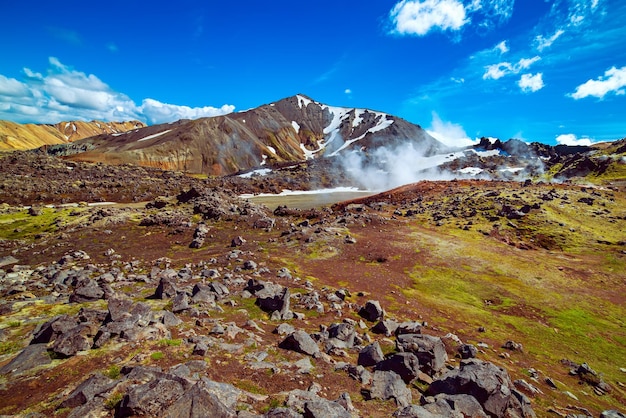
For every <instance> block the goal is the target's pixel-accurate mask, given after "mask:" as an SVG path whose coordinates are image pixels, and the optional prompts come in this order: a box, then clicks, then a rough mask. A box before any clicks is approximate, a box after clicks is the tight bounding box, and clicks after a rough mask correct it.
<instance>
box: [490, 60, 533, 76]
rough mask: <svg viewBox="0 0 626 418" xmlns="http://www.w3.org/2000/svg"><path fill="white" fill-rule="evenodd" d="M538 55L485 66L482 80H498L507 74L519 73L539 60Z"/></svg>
mask: <svg viewBox="0 0 626 418" xmlns="http://www.w3.org/2000/svg"><path fill="white" fill-rule="evenodd" d="M540 59H541V58H540V57H532V58H522V59H520V60H519V61H518V62H517V63H516V64H511V63H510V62H500V63H498V64H492V65H488V66H486V67H485V69H486V71H485V73H484V74H483V80H488V79H490V78H491V79H493V80H498V79H499V78H502V77H504V76H506V75H509V74H519V73H520V72H521V71H522V70H526V69H528V68H530V66H531V65H532V64H534V63H535V62H537V61H539V60H540Z"/></svg>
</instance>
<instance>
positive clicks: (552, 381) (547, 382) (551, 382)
mask: <svg viewBox="0 0 626 418" xmlns="http://www.w3.org/2000/svg"><path fill="white" fill-rule="evenodd" d="M545 382H546V384H547V385H548V386H550V387H551V388H552V389H558V387H557V386H556V383H555V382H554V380H552V379H551V378H549V377H546V380H545Z"/></svg>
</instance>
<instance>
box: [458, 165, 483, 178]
mask: <svg viewBox="0 0 626 418" xmlns="http://www.w3.org/2000/svg"><path fill="white" fill-rule="evenodd" d="M458 172H459V173H462V174H469V175H471V176H475V175H477V174H480V173H482V172H483V169H482V168H480V167H465V168H462V169H460V170H458Z"/></svg>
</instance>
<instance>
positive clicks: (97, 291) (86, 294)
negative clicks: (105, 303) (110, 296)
mask: <svg viewBox="0 0 626 418" xmlns="http://www.w3.org/2000/svg"><path fill="white" fill-rule="evenodd" d="M103 297H104V290H102V288H101V287H100V285H98V282H97V281H96V280H94V279H89V278H88V279H85V280H82V281H80V282H79V283H78V284H77V285H76V288H75V289H74V292H73V293H72V295H71V296H70V302H75V303H83V302H93V301H95V300H99V299H102V298H103Z"/></svg>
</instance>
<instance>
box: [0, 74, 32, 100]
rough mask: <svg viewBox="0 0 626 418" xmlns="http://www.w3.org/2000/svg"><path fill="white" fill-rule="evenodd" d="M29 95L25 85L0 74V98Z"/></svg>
mask: <svg viewBox="0 0 626 418" xmlns="http://www.w3.org/2000/svg"><path fill="white" fill-rule="evenodd" d="M27 94H28V88H27V87H26V85H25V84H24V83H21V82H19V81H17V80H16V79H14V78H7V77H5V76H3V75H2V74H0V96H12V97H19V96H24V95H27Z"/></svg>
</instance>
